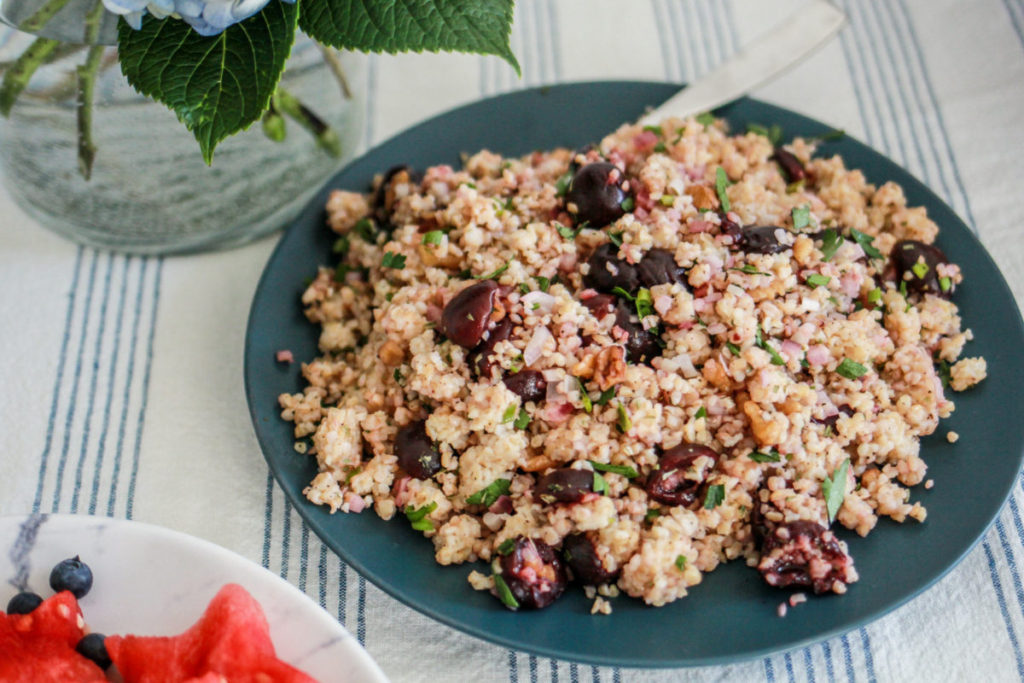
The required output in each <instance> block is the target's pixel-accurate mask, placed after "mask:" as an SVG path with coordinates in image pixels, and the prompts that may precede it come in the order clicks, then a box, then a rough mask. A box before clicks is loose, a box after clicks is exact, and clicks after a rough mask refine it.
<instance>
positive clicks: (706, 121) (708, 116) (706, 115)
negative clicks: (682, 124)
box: [697, 111, 715, 128]
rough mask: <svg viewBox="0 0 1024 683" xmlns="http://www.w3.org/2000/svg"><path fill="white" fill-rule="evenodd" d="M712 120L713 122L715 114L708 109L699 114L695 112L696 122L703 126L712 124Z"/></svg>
mask: <svg viewBox="0 0 1024 683" xmlns="http://www.w3.org/2000/svg"><path fill="white" fill-rule="evenodd" d="M714 122H715V115H714V114H712V113H711V112H709V111H706V112H703V113H701V114H697V123H699V124H700V125H702V126H704V127H705V128H707V127H708V126H710V125H712V124H714Z"/></svg>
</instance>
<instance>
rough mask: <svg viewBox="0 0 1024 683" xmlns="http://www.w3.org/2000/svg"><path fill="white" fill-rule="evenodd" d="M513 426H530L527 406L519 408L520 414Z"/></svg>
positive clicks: (517, 427)
mask: <svg viewBox="0 0 1024 683" xmlns="http://www.w3.org/2000/svg"><path fill="white" fill-rule="evenodd" d="M512 426H513V427H515V428H516V429H526V428H527V427H529V426H530V414H529V413H527V412H526V408H520V409H519V415H518V416H517V417H516V420H515V422H513V423H512Z"/></svg>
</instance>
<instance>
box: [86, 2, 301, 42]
mask: <svg viewBox="0 0 1024 683" xmlns="http://www.w3.org/2000/svg"><path fill="white" fill-rule="evenodd" d="M268 2H270V0H103V5H104V7H106V8H107V11H109V12H112V13H113V14H118V15H121V16H123V17H124V18H125V21H127V22H128V24H129V25H130V26H131V27H132V28H134V29H136V30H137V29H139V28H142V17H143V16H144V15H145V14H146V12H149V13H150V14H152V15H153V16H154V17H156V18H157V19H163V18H165V17H170V16H173V17H177V18H180V19H183V20H184V21H185V22H186V23H187V24H188V25H189V26H191V27H192V28H193V29H194V30H195V32H196V33H198V34H199V35H201V36H215V35H217V34H218V33H220V32H221V31H223V30H224V29H226V28H227V27H228V26H231V25H232V24H237V23H238V22H240V21H242V20H244V19H248V18H249V17H251V16H252V15H254V14H256V13H257V12H259V11H260V10H261V9H263V8H264V7H265V6H266V5H267V3H268ZM284 2H295V0H284Z"/></svg>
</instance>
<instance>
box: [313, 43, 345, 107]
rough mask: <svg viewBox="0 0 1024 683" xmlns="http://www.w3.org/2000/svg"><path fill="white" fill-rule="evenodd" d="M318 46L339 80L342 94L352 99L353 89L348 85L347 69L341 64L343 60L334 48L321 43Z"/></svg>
mask: <svg viewBox="0 0 1024 683" xmlns="http://www.w3.org/2000/svg"><path fill="white" fill-rule="evenodd" d="M316 46H317V47H318V48H320V54H322V55H323V56H324V62H326V64H327V67H328V68H329V69H330V70H331V73H332V74H334V79H335V80H336V81H338V86H339V87H340V88H341V96H342V97H343V98H345V99H346V100H350V99H352V89H351V88H350V87H349V86H348V77H347V76H346V75H345V69H344V68H343V67H342V66H341V60H340V59H338V55H337V54H336V53H335V51H334V49H333V48H332V47H330V46H328V45H323V44H321V43H317V44H316Z"/></svg>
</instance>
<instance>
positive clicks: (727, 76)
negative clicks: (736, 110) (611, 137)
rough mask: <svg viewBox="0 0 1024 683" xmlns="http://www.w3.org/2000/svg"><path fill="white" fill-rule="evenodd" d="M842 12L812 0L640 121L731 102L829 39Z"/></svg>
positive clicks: (649, 122)
mask: <svg viewBox="0 0 1024 683" xmlns="http://www.w3.org/2000/svg"><path fill="white" fill-rule="evenodd" d="M845 22H846V16H845V15H844V14H843V13H842V12H841V11H840V10H839V9H838V8H836V7H835V6H834V5H832V3H830V2H827V0H811V1H810V2H808V3H806V4H805V5H803V6H802V7H800V9H799V10H797V11H796V12H794V13H793V14H792V15H790V16H788V17H786V19H784V20H783V21H782V22H781V23H780V24H779V25H778V26H776V27H775V28H773V29H771V30H769V31H767V32H765V33H763V34H761V35H759V36H758V37H757V38H755V39H754V40H752V41H750V42H749V43H747V44H746V45H744V46H743V48H742V49H740V51H739V52H737V53H736V54H734V55H733V56H732V57H730V58H728V59H726V60H725V61H724V62H722V63H721V64H720V65H718V66H717V67H715V68H714V69H712V70H711V71H709V72H708V73H706V74H704V75H703V76H702V77H701V78H699V79H697V80H696V81H694V82H693V83H691V84H689V85H687V86H686V87H685V88H683V89H682V90H680V91H679V93H677V94H676V95H674V96H673V97H671V98H669V99H668V100H666V101H665V102H664V103H663V104H662V105H661V106H659V107H657V108H656V109H652V110H651V111H649V112H648V113H647V114H645V115H644V116H642V117H641V118H640V120H639V121H638V123H640V124H641V125H653V124H656V123H658V122H659V121H661V120H662V119H664V118H667V117H669V116H673V117H677V118H686V117H687V116H692V115H694V114H699V113H701V112H706V111H712V110H713V109H715V108H717V107H720V106H722V105H723V104H726V103H727V102H731V101H733V100H735V99H736V98H738V97H741V96H742V95H745V94H746V93H748V92H750V91H751V90H753V89H754V88H756V87H757V86H759V85H762V84H764V83H767V82H768V81H771V80H772V79H774V78H776V77H777V76H779V75H780V74H782V73H783V72H784V71H786V70H787V69H789V68H791V67H793V66H794V65H796V64H797V63H799V62H801V61H803V60H804V59H805V58H807V57H809V56H810V55H811V54H812V53H813V52H815V51H816V50H817V49H818V48H820V47H821V46H823V45H824V44H825V43H827V42H828V41H829V40H830V39H831V38H832V37H833V36H835V35H836V33H838V32H839V29H840V28H842V26H843V24H844V23H845Z"/></svg>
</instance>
